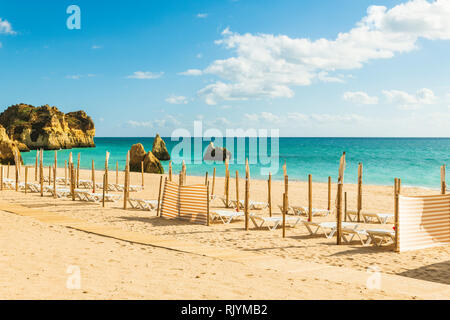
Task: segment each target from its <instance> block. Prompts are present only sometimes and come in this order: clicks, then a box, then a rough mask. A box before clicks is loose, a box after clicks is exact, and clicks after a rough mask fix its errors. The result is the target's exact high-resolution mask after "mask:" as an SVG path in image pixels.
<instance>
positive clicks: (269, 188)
mask: <svg viewBox="0 0 450 320" xmlns="http://www.w3.org/2000/svg"><path fill="white" fill-rule="evenodd" d="M267 203H268V204H269V216H270V217H271V216H272V173H270V172H269V180H267Z"/></svg>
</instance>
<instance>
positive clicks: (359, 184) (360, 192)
mask: <svg viewBox="0 0 450 320" xmlns="http://www.w3.org/2000/svg"><path fill="white" fill-rule="evenodd" d="M362 175H363V165H362V163H361V162H360V163H359V164H358V198H357V201H358V202H357V210H358V222H361V210H362Z"/></svg>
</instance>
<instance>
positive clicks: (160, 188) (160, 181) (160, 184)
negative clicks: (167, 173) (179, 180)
mask: <svg viewBox="0 0 450 320" xmlns="http://www.w3.org/2000/svg"><path fill="white" fill-rule="evenodd" d="M162 181H163V177H162V176H161V177H160V178H159V192H158V209H157V211H156V216H157V217H158V216H160V212H161V191H162ZM164 182H165V183H167V178H166V179H165V180H164Z"/></svg>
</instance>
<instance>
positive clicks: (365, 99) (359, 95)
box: [342, 91, 378, 104]
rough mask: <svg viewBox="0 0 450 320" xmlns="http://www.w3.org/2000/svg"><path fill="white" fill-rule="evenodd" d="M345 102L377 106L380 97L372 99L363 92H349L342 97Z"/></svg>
mask: <svg viewBox="0 0 450 320" xmlns="http://www.w3.org/2000/svg"><path fill="white" fill-rule="evenodd" d="M342 98H343V99H344V100H345V101H349V102H351V103H355V104H377V103H378V97H371V96H369V95H368V94H367V93H365V92H363V91H356V92H351V91H347V92H345V93H344V94H343V95H342Z"/></svg>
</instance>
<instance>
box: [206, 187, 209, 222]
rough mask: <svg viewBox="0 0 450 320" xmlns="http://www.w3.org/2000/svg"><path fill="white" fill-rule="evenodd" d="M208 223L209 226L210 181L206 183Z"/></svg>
mask: <svg viewBox="0 0 450 320" xmlns="http://www.w3.org/2000/svg"><path fill="white" fill-rule="evenodd" d="M206 195H207V198H206V225H207V226H209V219H210V216H209V182H208V183H207V184H206Z"/></svg>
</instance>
